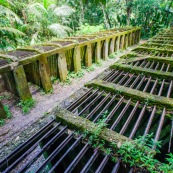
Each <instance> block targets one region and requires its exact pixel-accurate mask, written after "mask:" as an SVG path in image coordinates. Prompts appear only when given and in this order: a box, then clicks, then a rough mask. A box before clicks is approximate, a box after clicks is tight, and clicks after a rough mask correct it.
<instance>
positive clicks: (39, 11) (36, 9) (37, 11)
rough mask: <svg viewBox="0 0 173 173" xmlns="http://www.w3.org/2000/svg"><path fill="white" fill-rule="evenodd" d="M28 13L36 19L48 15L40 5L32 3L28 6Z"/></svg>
mask: <svg viewBox="0 0 173 173" xmlns="http://www.w3.org/2000/svg"><path fill="white" fill-rule="evenodd" d="M28 13H29V14H32V15H34V16H36V17H38V18H43V14H48V12H47V10H46V9H45V8H44V6H43V5H42V4H40V3H34V4H31V5H29V7H28Z"/></svg>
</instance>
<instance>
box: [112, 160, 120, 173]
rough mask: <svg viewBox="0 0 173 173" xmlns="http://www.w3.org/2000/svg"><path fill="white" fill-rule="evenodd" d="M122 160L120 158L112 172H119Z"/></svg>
mask: <svg viewBox="0 0 173 173" xmlns="http://www.w3.org/2000/svg"><path fill="white" fill-rule="evenodd" d="M120 162H121V158H119V159H118V161H117V163H116V164H115V166H114V168H113V170H112V172H111V173H117V172H118V169H119V167H120Z"/></svg>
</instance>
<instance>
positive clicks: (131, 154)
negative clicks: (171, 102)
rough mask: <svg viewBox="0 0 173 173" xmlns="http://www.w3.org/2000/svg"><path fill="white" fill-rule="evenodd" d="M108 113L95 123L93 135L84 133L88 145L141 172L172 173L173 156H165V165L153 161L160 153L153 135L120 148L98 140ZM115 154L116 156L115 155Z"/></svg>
mask: <svg viewBox="0 0 173 173" xmlns="http://www.w3.org/2000/svg"><path fill="white" fill-rule="evenodd" d="M107 116H108V111H106V112H104V113H103V115H102V118H101V119H100V120H98V121H97V123H96V124H97V127H98V128H97V130H96V131H95V133H94V134H90V133H89V132H88V131H85V132H84V135H83V137H84V139H87V141H88V142H89V144H90V145H91V146H92V147H94V148H96V149H99V150H101V151H103V152H104V153H105V154H107V155H109V156H110V158H111V160H112V161H114V162H116V161H117V158H118V157H119V158H121V160H122V162H123V163H125V164H129V166H131V167H137V168H141V169H142V170H146V171H149V172H151V173H158V172H162V173H173V154H172V153H170V154H167V158H166V159H165V160H166V163H161V162H159V161H158V160H157V159H155V155H156V154H157V153H160V151H159V149H160V147H161V142H160V141H159V142H156V141H155V140H154V139H153V138H152V137H153V134H148V135H146V136H142V137H139V138H137V139H135V140H133V141H132V142H131V141H126V142H124V143H123V144H122V145H121V146H117V144H115V143H111V144H110V145H108V144H106V141H104V140H102V139H101V138H100V134H101V132H102V130H103V129H104V128H106V126H107V124H106V119H107ZM154 145H155V146H157V147H156V148H157V149H156V150H153V149H152V148H153V146H154ZM115 153H116V154H115Z"/></svg>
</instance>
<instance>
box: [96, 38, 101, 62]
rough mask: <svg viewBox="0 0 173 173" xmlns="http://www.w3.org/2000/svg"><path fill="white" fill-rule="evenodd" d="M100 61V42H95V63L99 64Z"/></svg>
mask: <svg viewBox="0 0 173 173" xmlns="http://www.w3.org/2000/svg"><path fill="white" fill-rule="evenodd" d="M100 59H101V41H98V42H97V48H96V58H95V60H96V62H99V61H100Z"/></svg>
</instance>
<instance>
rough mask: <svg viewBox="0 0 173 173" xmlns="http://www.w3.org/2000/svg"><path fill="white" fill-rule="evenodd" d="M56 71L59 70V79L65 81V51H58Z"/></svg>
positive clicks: (66, 72) (66, 71)
mask: <svg viewBox="0 0 173 173" xmlns="http://www.w3.org/2000/svg"><path fill="white" fill-rule="evenodd" d="M58 71H59V76H60V80H61V81H62V82H64V81H66V78H67V74H68V70H67V62H66V57H65V52H61V53H59V57H58Z"/></svg>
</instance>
